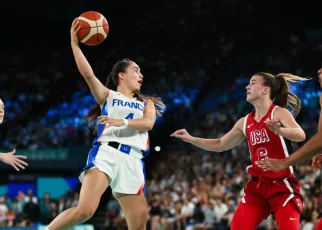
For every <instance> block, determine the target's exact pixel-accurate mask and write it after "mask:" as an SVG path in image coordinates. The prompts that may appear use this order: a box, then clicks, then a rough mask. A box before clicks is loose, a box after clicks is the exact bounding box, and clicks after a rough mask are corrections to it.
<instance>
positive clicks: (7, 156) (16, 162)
mask: <svg viewBox="0 0 322 230" xmlns="http://www.w3.org/2000/svg"><path fill="white" fill-rule="evenodd" d="M15 153H16V150H15V149H14V150H13V151H11V152H9V153H1V161H2V162H3V163H6V164H8V165H11V166H12V167H13V168H14V169H15V170H17V171H19V168H21V169H25V167H24V166H23V165H25V166H27V165H28V164H27V163H26V162H24V161H23V160H20V159H27V157H26V156H22V155H14V154H15Z"/></svg>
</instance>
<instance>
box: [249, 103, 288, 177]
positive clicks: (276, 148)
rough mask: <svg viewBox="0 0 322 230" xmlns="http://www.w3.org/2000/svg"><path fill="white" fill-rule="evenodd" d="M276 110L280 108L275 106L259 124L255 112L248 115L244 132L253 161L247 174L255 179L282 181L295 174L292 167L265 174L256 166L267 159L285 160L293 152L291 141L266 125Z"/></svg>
mask: <svg viewBox="0 0 322 230" xmlns="http://www.w3.org/2000/svg"><path fill="white" fill-rule="evenodd" d="M276 108H278V106H276V105H274V104H273V105H272V106H271V108H270V109H269V110H268V112H267V114H266V115H265V116H264V117H263V118H262V119H261V120H260V121H259V122H257V121H256V120H255V119H254V115H255V111H253V112H251V113H250V114H248V115H247V116H246V117H245V120H244V126H243V132H244V134H245V136H246V137H247V139H248V140H247V142H248V146H249V152H250V159H251V165H250V166H248V167H247V173H249V174H250V175H252V176H254V177H262V178H271V179H282V178H286V177H288V176H289V175H291V174H293V167H292V166H290V167H289V168H288V169H285V170H283V171H280V172H272V171H267V172H264V171H263V169H261V168H259V167H258V166H256V165H255V161H260V160H263V159H265V158H274V159H284V158H286V157H288V156H289V153H292V151H293V149H292V146H291V143H290V141H289V140H287V139H284V138H283V137H282V136H280V135H276V134H275V133H273V132H272V131H271V130H270V129H269V128H268V127H267V125H266V124H265V121H266V120H269V119H272V118H273V116H274V111H275V109H276Z"/></svg>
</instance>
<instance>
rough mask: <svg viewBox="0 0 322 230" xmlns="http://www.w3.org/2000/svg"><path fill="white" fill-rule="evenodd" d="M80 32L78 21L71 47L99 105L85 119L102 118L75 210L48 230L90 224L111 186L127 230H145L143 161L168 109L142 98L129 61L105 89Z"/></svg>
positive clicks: (115, 70)
mask: <svg viewBox="0 0 322 230" xmlns="http://www.w3.org/2000/svg"><path fill="white" fill-rule="evenodd" d="M79 29H80V27H79V26H78V22H77V20H74V22H73V24H72V27H71V31H70V32H71V46H72V50H73V54H74V57H75V61H76V64H77V67H78V70H79V71H80V73H81V74H82V76H83V77H84V79H85V81H86V83H87V84H88V86H89V88H90V90H91V92H92V94H93V96H94V98H95V100H96V102H97V105H96V106H94V107H93V108H92V109H90V110H89V112H88V114H87V116H86V119H87V120H88V121H89V123H92V122H93V121H95V120H96V119H97V118H98V129H97V137H96V138H95V140H94V142H93V148H92V149H91V150H90V152H89V155H88V159H87V164H86V167H85V168H84V169H83V170H82V172H81V175H80V180H81V182H82V188H81V192H80V197H79V202H78V205H77V207H75V208H70V209H68V210H66V211H64V212H63V213H61V214H60V215H59V216H58V217H57V218H56V219H54V220H53V221H52V222H51V223H50V224H49V226H48V229H50V230H58V229H59V230H61V229H70V228H71V227H72V226H74V225H76V224H79V223H82V222H84V221H86V220H88V219H89V218H91V216H92V215H93V214H94V212H95V210H96V209H97V207H98V205H99V202H100V198H101V196H102V194H103V193H104V191H105V190H106V188H107V187H108V186H111V188H112V192H113V195H114V196H115V198H116V199H118V201H119V202H120V205H121V208H122V211H123V212H124V215H125V217H126V220H127V224H128V228H129V229H130V230H131V229H135V230H137V229H145V225H146V221H147V203H146V199H145V195H144V193H145V191H144V190H145V184H144V183H145V178H144V166H143V161H142V158H143V157H144V156H146V155H147V154H148V151H149V137H148V131H149V130H151V129H152V128H153V126H154V123H155V120H156V114H158V115H161V110H162V109H163V108H164V104H163V103H162V101H161V100H160V99H159V98H156V97H147V96H144V95H142V94H141V93H140V92H139V90H140V88H141V85H142V83H143V75H142V74H141V72H140V68H139V66H138V65H137V64H136V63H135V62H133V61H131V60H128V59H124V60H122V61H119V62H117V63H116V64H115V65H114V67H113V69H112V71H111V73H110V75H109V76H108V78H107V82H106V85H105V86H104V85H103V84H102V83H101V82H100V81H99V80H98V79H97V78H96V77H95V75H94V73H93V70H92V68H91V66H90V65H89V63H88V62H87V60H86V58H85V56H84V55H83V53H82V51H81V49H80V48H79V46H78V39H77V32H78V30H79Z"/></svg>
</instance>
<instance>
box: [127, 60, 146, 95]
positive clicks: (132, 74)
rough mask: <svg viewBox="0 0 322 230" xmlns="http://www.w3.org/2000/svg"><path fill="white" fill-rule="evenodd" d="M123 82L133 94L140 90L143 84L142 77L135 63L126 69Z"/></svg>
mask: <svg viewBox="0 0 322 230" xmlns="http://www.w3.org/2000/svg"><path fill="white" fill-rule="evenodd" d="M124 80H125V83H126V85H127V86H128V87H129V89H131V90H132V91H133V92H135V91H138V90H140V89H141V86H142V83H143V75H142V73H141V71H140V68H139V66H138V65H137V64H136V63H135V62H131V63H130V65H129V66H128V67H127V69H126V73H125V74H124Z"/></svg>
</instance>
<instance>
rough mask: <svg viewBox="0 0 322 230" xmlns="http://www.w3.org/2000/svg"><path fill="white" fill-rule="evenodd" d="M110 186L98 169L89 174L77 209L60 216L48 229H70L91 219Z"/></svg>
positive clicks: (68, 210) (85, 179)
mask: <svg viewBox="0 0 322 230" xmlns="http://www.w3.org/2000/svg"><path fill="white" fill-rule="evenodd" d="M108 186H109V181H108V178H107V176H106V174H105V173H103V172H101V171H99V170H98V169H97V168H95V169H92V170H90V171H89V172H87V173H86V174H85V176H84V179H83V184H82V188H81V191H80V196H79V202H78V205H77V207H75V208H70V209H67V210H66V211H64V212H62V213H61V214H59V215H58V216H57V217H56V218H55V219H54V220H53V221H52V222H51V223H50V224H49V226H48V228H49V229H50V230H63V229H70V228H71V227H73V226H74V225H77V224H80V223H82V222H84V221H86V220H88V219H89V218H91V217H92V216H93V214H94V212H95V211H96V209H97V207H98V205H99V202H100V199H101V196H102V194H103V193H104V191H105V190H106V188H107V187H108Z"/></svg>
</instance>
